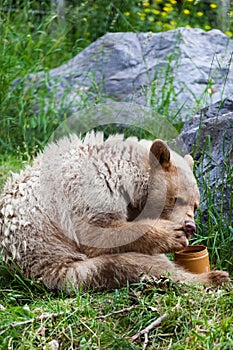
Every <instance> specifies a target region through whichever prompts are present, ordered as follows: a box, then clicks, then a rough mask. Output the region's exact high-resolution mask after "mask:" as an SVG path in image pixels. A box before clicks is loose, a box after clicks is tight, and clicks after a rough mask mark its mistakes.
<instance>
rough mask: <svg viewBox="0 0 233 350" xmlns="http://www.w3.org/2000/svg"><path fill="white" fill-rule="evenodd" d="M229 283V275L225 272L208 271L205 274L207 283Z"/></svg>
mask: <svg viewBox="0 0 233 350" xmlns="http://www.w3.org/2000/svg"><path fill="white" fill-rule="evenodd" d="M228 281H230V278H229V273H228V272H226V271H218V270H216V271H210V272H209V273H207V281H206V282H207V283H210V284H215V285H221V284H222V283H224V282H228Z"/></svg>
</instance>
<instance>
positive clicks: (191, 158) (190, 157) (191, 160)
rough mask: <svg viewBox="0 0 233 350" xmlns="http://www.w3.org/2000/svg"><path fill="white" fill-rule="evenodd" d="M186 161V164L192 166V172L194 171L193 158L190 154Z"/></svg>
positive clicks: (185, 157) (187, 155)
mask: <svg viewBox="0 0 233 350" xmlns="http://www.w3.org/2000/svg"><path fill="white" fill-rule="evenodd" d="M184 159H185V160H186V162H187V163H188V165H189V166H190V168H191V170H193V166H194V160H193V157H192V156H190V154H186V156H184Z"/></svg>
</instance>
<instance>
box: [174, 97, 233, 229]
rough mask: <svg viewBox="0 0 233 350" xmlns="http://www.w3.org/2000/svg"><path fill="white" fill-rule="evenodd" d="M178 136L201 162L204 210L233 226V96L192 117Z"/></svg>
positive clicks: (197, 160)
mask: <svg viewBox="0 0 233 350" xmlns="http://www.w3.org/2000/svg"><path fill="white" fill-rule="evenodd" d="M179 140H181V141H182V142H181V143H180V144H181V145H182V144H183V142H184V143H185V146H186V151H187V150H188V151H189V152H191V153H192V154H193V155H194V157H195V159H196V162H197V165H198V166H197V169H196V174H197V178H198V180H199V185H200V186H199V187H200V189H201V192H202V194H203V195H202V201H201V207H202V209H203V213H207V211H208V209H210V210H211V211H212V215H215V214H216V215H219V216H220V217H222V220H227V221H226V222H225V224H226V226H227V227H228V228H229V225H231V226H232V227H233V225H232V221H233V96H232V97H229V98H228V99H226V100H225V101H221V102H217V103H215V104H213V105H211V106H209V107H207V108H205V109H203V110H201V111H200V112H199V113H198V114H197V115H195V116H194V117H192V118H191V119H190V120H189V121H188V122H187V123H186V124H185V125H184V128H183V131H182V133H181V134H180V135H179ZM210 197H211V198H210ZM210 205H211V208H209V206H210ZM206 218H207V215H206Z"/></svg>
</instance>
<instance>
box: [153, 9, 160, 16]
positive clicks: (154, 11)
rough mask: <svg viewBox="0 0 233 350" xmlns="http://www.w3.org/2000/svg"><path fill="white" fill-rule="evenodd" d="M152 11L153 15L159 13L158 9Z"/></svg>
mask: <svg viewBox="0 0 233 350" xmlns="http://www.w3.org/2000/svg"><path fill="white" fill-rule="evenodd" d="M152 12H153V14H154V15H159V14H160V11H159V10H155V9H153V10H152Z"/></svg>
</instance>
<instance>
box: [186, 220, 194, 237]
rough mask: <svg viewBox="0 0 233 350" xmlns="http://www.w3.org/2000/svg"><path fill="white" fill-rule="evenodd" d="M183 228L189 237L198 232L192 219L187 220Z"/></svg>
mask: <svg viewBox="0 0 233 350" xmlns="http://www.w3.org/2000/svg"><path fill="white" fill-rule="evenodd" d="M183 229H184V232H185V234H186V236H187V238H189V237H191V236H192V235H194V233H195V232H196V225H195V223H194V222H193V221H192V220H185V222H184V225H183Z"/></svg>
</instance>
